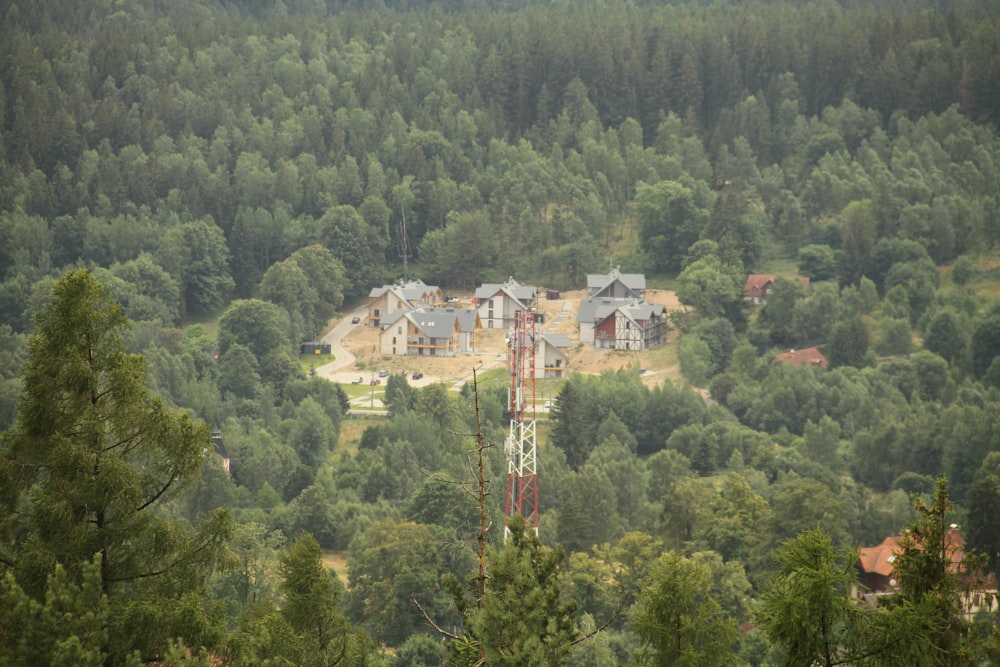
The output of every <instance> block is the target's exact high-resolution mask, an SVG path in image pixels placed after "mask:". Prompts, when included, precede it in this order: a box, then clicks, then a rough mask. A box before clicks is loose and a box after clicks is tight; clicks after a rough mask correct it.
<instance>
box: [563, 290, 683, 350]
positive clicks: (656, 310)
mask: <svg viewBox="0 0 1000 667" xmlns="http://www.w3.org/2000/svg"><path fill="white" fill-rule="evenodd" d="M576 321H577V323H578V324H579V325H580V342H581V343H584V344H588V345H593V346H594V347H596V348H598V349H609V350H646V349H649V348H651V347H658V346H660V345H663V344H664V343H666V342H667V318H666V308H664V307H663V306H661V305H659V304H654V303H646V302H645V301H643V300H640V299H606V298H591V299H585V300H583V301H581V302H580V309H579V311H578V312H577V316H576Z"/></svg>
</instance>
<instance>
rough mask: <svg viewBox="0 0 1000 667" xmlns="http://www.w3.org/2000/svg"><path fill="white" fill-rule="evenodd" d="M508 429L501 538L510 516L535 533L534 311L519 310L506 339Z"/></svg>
mask: <svg viewBox="0 0 1000 667" xmlns="http://www.w3.org/2000/svg"><path fill="white" fill-rule="evenodd" d="M509 360H510V376H511V383H510V406H509V407H510V431H509V433H508V435H507V441H506V443H505V444H504V452H505V453H506V455H507V503H506V512H505V517H504V539H506V538H507V536H508V535H509V533H510V527H509V526H510V518H511V517H512V516H514V515H515V514H518V515H521V516H522V517H524V521H525V523H526V524H527V525H529V526H531V527H532V528H534V529H535V534H536V535H537V534H538V476H537V473H538V470H537V457H536V454H537V447H536V441H535V313H533V312H531V311H518V312H517V313H515V316H514V335H513V338H512V339H511V340H510V343H509Z"/></svg>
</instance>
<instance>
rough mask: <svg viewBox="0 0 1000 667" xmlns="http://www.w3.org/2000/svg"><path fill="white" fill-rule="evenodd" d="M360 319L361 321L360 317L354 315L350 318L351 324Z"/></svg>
mask: <svg viewBox="0 0 1000 667" xmlns="http://www.w3.org/2000/svg"><path fill="white" fill-rule="evenodd" d="M360 321H361V318H360V317H358V316H357V315H355V316H354V317H352V318H351V324H357V323H358V322H360Z"/></svg>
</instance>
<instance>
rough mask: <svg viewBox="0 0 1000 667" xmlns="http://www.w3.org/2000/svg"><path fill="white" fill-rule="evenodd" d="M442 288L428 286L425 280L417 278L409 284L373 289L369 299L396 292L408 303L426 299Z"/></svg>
mask: <svg viewBox="0 0 1000 667" xmlns="http://www.w3.org/2000/svg"><path fill="white" fill-rule="evenodd" d="M440 289H441V288H440V287H438V286H437V285H428V284H426V283H425V282H424V281H423V280H420V279H419V278H417V279H416V280H411V281H410V282H408V283H401V284H396V285H382V287H373V288H372V290H371V291H370V292H369V293H368V298H370V299H377V298H378V297H380V296H382V295H383V294H385V293H386V292H395V293H396V295H397V296H399V297H400V298H401V299H403V300H404V301H407V302H413V301H419V300H420V299H422V298H423V297H424V295H425V294H430V293H433V292H437V291H439V290H440Z"/></svg>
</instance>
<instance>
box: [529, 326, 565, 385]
mask: <svg viewBox="0 0 1000 667" xmlns="http://www.w3.org/2000/svg"><path fill="white" fill-rule="evenodd" d="M569 348H570V340H569V336H567V335H566V334H542V335H541V336H539V337H538V346H537V348H536V349H535V377H540V378H563V377H566V375H567V368H566V367H567V366H568V365H569V354H568V353H569Z"/></svg>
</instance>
